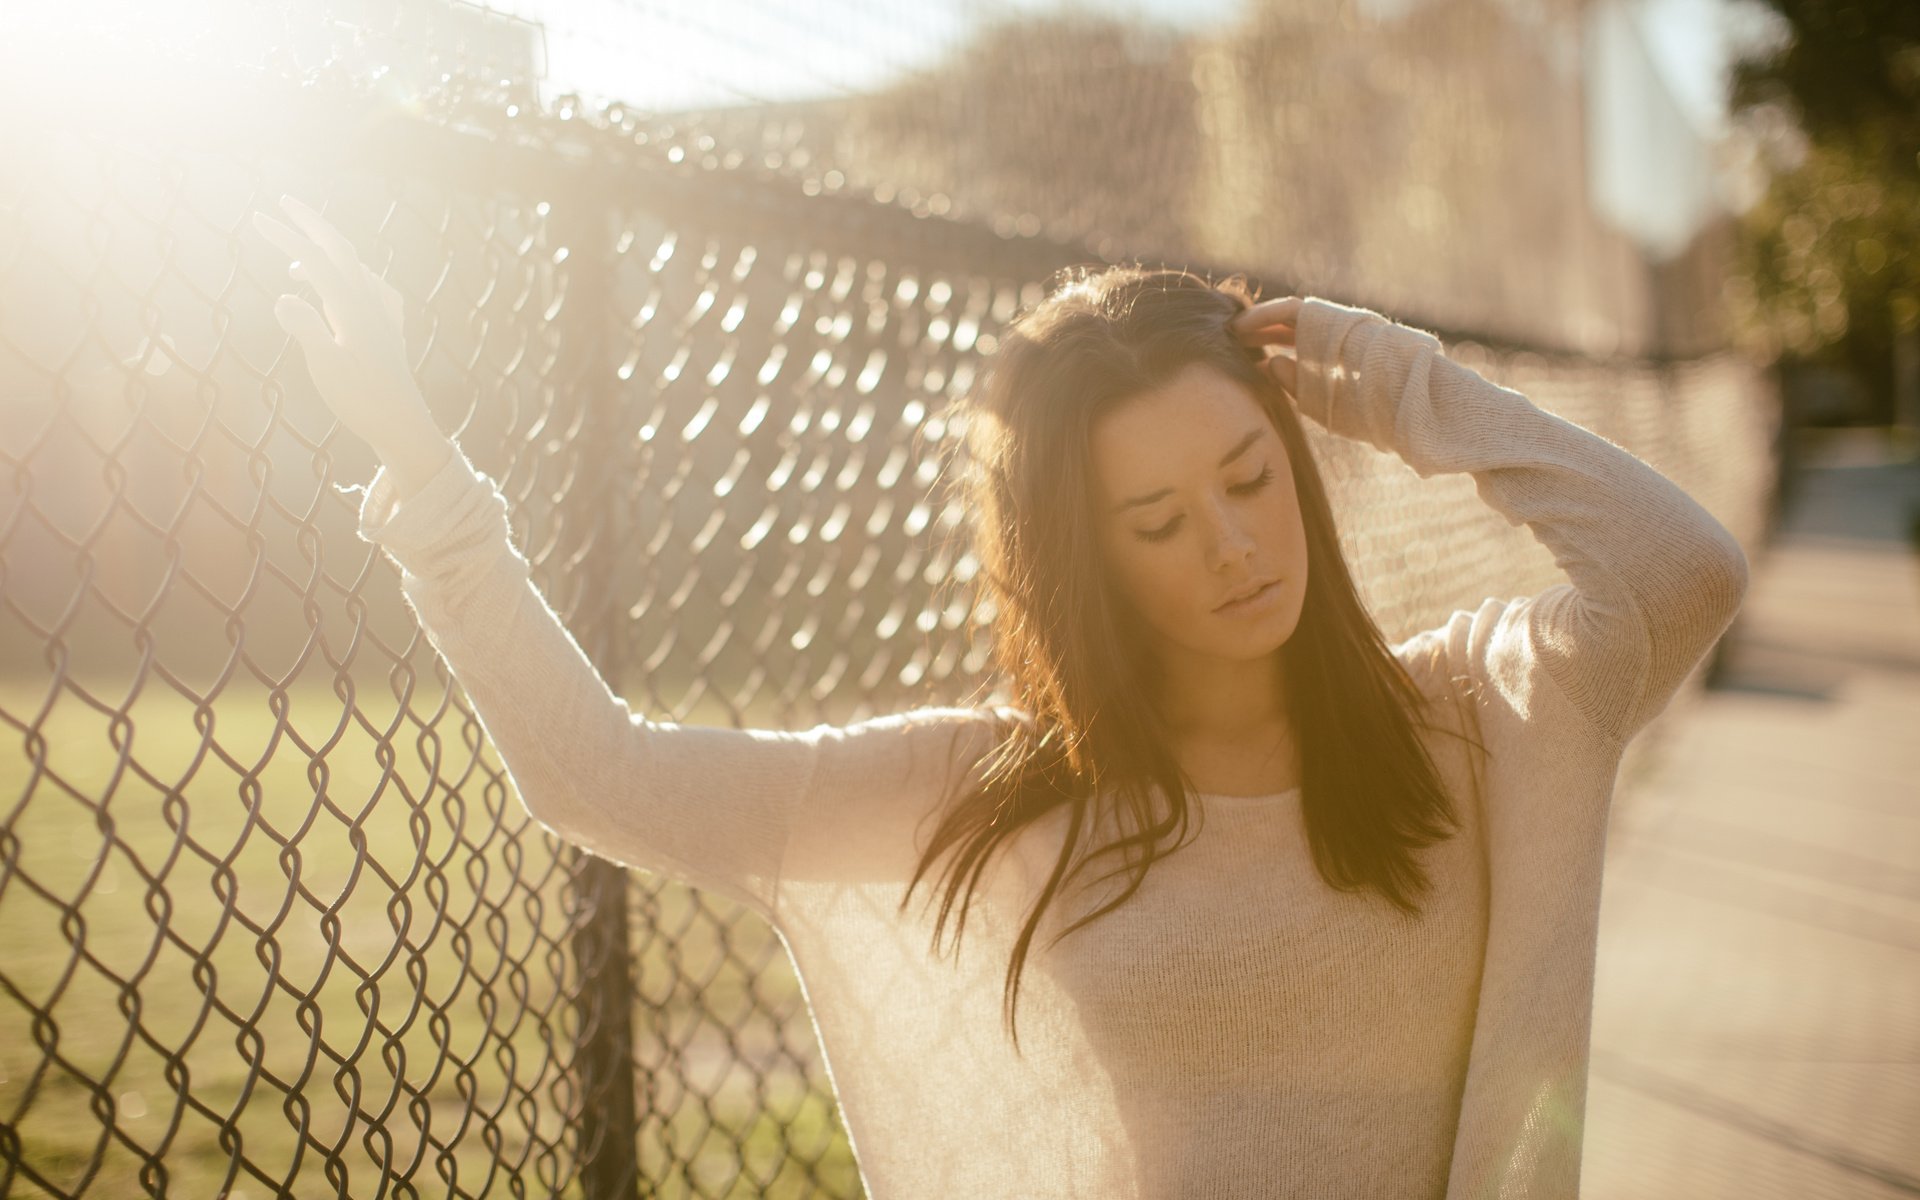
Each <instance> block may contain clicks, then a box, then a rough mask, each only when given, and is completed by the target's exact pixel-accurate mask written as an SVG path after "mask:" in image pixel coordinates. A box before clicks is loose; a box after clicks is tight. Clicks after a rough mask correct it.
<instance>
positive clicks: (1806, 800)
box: [1581, 437, 1920, 1200]
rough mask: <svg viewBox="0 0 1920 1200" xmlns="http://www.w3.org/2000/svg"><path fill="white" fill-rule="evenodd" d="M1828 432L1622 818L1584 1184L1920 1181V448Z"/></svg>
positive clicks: (1910, 1190) (1877, 1184) (1912, 1187)
mask: <svg viewBox="0 0 1920 1200" xmlns="http://www.w3.org/2000/svg"><path fill="white" fill-rule="evenodd" d="M1877 444H1878V445H1879V447H1880V449H1879V450H1878V451H1876V449H1875V446H1876V443H1875V442H1874V441H1873V440H1871V439H1867V438H1859V437H1856V438H1848V437H1841V438H1836V439H1829V440H1827V441H1826V442H1825V443H1824V444H1823V445H1822V446H1821V447H1818V448H1814V451H1813V453H1811V454H1810V455H1809V461H1808V465H1807V467H1806V468H1805V469H1804V471H1803V473H1801V474H1800V475H1798V476H1797V477H1796V480H1795V487H1794V490H1793V493H1792V499H1791V501H1790V503H1789V505H1788V509H1787V514H1786V517H1785V519H1784V520H1783V522H1782V524H1781V528H1780V532H1779V536H1778V537H1777V538H1776V540H1775V541H1774V542H1773V544H1772V545H1771V546H1769V547H1768V548H1766V549H1764V550H1761V551H1760V552H1759V553H1758V554H1757V555H1754V556H1752V558H1751V563H1752V567H1753V576H1752V579H1753V582H1752V588H1751V590H1750V591H1749V593H1748V597H1747V602H1746V604H1745V606H1744V608H1743V609H1742V612H1741V615H1740V617H1739V619H1738V620H1737V621H1736V623H1735V626H1734V629H1733V630H1732V632H1731V634H1730V636H1729V640H1728V647H1727V657H1726V659H1725V668H1726V669H1725V670H1724V672H1723V673H1722V676H1721V679H1720V681H1719V684H1718V686H1717V687H1715V688H1714V689H1712V690H1710V691H1708V692H1706V693H1705V694H1704V695H1702V696H1701V697H1700V698H1699V700H1698V701H1697V702H1696V703H1694V704H1693V705H1691V706H1690V707H1689V708H1688V709H1687V710H1686V711H1685V712H1683V713H1679V714H1676V718H1675V719H1676V721H1677V727H1676V728H1675V729H1674V730H1672V731H1671V733H1670V735H1669V736H1668V737H1666V738H1665V739H1663V741H1662V743H1661V745H1660V748H1659V750H1658V751H1657V753H1656V754H1655V755H1654V756H1653V757H1654V761H1653V762H1652V763H1651V764H1650V766H1649V767H1648V768H1647V769H1645V770H1644V771H1641V772H1640V773H1639V774H1638V777H1637V778H1636V779H1635V780H1634V782H1633V784H1632V786H1631V787H1628V786H1626V785H1625V784H1623V788H1622V793H1621V795H1620V798H1619V800H1618V803H1617V807H1616V812H1615V818H1614V825H1613V830H1612V833H1611V835H1610V837H1609V843H1608V855H1607V876H1606V883H1605V890H1604V893H1603V898H1602V903H1601V924H1600V947H1599V963H1598V979H1597V985H1596V994H1595V998H1594V1003H1595V1009H1594V1030H1593V1069H1592V1076H1591V1083H1590V1086H1589V1091H1588V1101H1587V1104H1588V1107H1587V1135H1586V1152H1585V1172H1584V1178H1583V1181H1582V1192H1581V1194H1582V1195H1583V1196H1584V1197H1586V1198H1587V1200H1626V1198H1633V1200H1657V1198H1666V1197H1687V1198H1689V1200H1691V1198H1696V1197H1738V1198H1741V1200H1746V1198H1758V1197H1775V1196H1777V1197H1781V1198H1782V1200H1787V1198H1791V1200H1810V1198H1815V1197H1902V1196H1904V1197H1913V1196H1920V554H1917V553H1916V552H1915V550H1914V548H1913V546H1912V545H1911V543H1910V542H1908V541H1907V540H1906V536H1907V535H1906V532H1905V528H1904V526H1905V522H1906V521H1907V519H1908V516H1907V514H1908V513H1909V512H1912V511H1915V510H1917V509H1920V461H1913V460H1911V459H1908V460H1906V461H1902V460H1901V459H1900V458H1899V457H1898V456H1897V455H1895V454H1892V453H1890V452H1888V451H1886V450H1885V443H1884V442H1880V443H1877Z"/></svg>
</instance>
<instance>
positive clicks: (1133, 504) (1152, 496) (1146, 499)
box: [1112, 429, 1263, 513]
mask: <svg viewBox="0 0 1920 1200" xmlns="http://www.w3.org/2000/svg"><path fill="white" fill-rule="evenodd" d="M1262 432H1263V431H1262V430H1258V429H1255V430H1251V431H1249V432H1248V433H1247V434H1245V435H1244V436H1242V437H1241V439H1240V440H1239V441H1237V442H1235V443H1234V444H1233V449H1231V450H1229V451H1227V452H1226V453H1225V454H1224V455H1222V456H1221V457H1220V465H1221V466H1223V467H1224V466H1226V465H1227V464H1228V463H1230V462H1232V461H1233V460H1234V459H1236V458H1239V457H1240V456H1241V455H1242V454H1245V453H1246V452H1247V447H1248V446H1251V445H1253V444H1254V443H1255V442H1257V441H1259V440H1260V434H1261V433H1262ZM1172 494H1173V489H1172V488H1161V489H1160V490H1159V491H1157V492H1148V493H1147V494H1146V495H1144V496H1135V497H1133V498H1132V499H1130V500H1122V501H1121V502H1120V503H1118V504H1116V505H1114V506H1113V509H1112V511H1113V512H1116V513H1121V512H1125V511H1127V510H1128V509H1129V508H1138V507H1139V506H1141V505H1142V504H1152V503H1153V502H1154V501H1155V500H1158V499H1160V498H1162V497H1163V496H1169V495H1172Z"/></svg>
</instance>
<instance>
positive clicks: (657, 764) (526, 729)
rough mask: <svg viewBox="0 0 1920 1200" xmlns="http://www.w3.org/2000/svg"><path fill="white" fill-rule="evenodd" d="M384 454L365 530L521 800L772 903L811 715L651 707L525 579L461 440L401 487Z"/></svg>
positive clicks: (573, 826) (601, 843) (621, 848)
mask: <svg viewBox="0 0 1920 1200" xmlns="http://www.w3.org/2000/svg"><path fill="white" fill-rule="evenodd" d="M397 491H398V489H397V488H396V485H395V483H394V479H393V476H392V475H391V474H390V473H389V472H388V471H387V470H386V469H385V468H382V469H381V471H380V472H379V473H377V474H376V475H375V476H374V478H373V482H372V483H371V485H370V486H369V487H368V489H367V493H366V496H365V497H364V499H363V500H362V502H361V509H360V536H361V537H362V538H364V539H365V540H367V541H369V542H372V543H374V544H376V545H378V546H380V547H381V548H382V549H383V550H384V551H385V552H386V553H387V554H388V555H389V556H390V557H391V558H392V559H393V560H394V561H395V563H396V564H398V565H399V567H400V569H401V576H400V586H401V590H402V592H403V594H404V595H405V596H406V599H407V602H408V604H409V605H410V606H411V607H412V609H413V611H414V613H415V614H416V615H417V616H418V617H419V620H420V624H421V626H422V628H423V629H425V630H426V633H427V636H428V638H429V639H430V640H431V641H432V643H433V645H434V647H435V649H437V650H438V651H439V652H440V655H441V657H442V658H444V659H445V660H446V662H447V664H448V665H449V667H451V668H452V670H453V674H454V676H455V677H456V678H457V679H458V680H459V681H460V684H461V686H462V687H463V688H464V689H465V691H466V694H467V697H468V699H469V700H470V701H471V702H472V704H473V707H474V711H475V713H476V714H477V715H478V716H479V718H480V723H481V725H482V726H483V727H484V729H485V730H486V733H487V736H488V738H489V739H490V740H491V741H492V742H493V744H494V746H495V747H496V748H497V749H498V751H499V753H500V757H501V760H502V761H503V762H504V763H505V765H506V767H507V771H508V774H509V775H510V776H511V777H512V779H513V782H514V785H515V786H516V788H517V789H518V790H519V793H520V797H521V800H522V802H523V803H524V804H525V805H526V807H527V811H528V812H529V813H531V814H532V815H533V816H534V817H535V818H536V819H538V820H539V821H540V822H541V823H542V824H544V825H546V826H548V827H549V828H551V829H552V830H553V831H554V832H556V833H558V834H559V835H560V836H561V837H563V838H565V839H566V840H568V841H570V842H573V843H576V844H577V845H580V846H583V847H585V848H587V849H589V850H591V851H593V852H594V853H596V854H599V855H602V856H604V857H606V858H610V859H613V860H614V861H617V862H621V863H625V864H627V865H630V866H638V867H644V868H646V869H648V870H653V871H659V872H661V873H663V874H666V875H669V876H671V877H673V878H676V879H680V880H684V881H686V882H688V883H691V884H693V885H695V886H696V887H700V888H703V889H706V890H710V891H716V892H719V893H722V894H724V895H727V896H730V897H732V898H733V899H736V900H739V901H741V902H743V903H746V904H749V905H751V906H753V907H754V908H756V909H758V910H759V911H761V912H762V913H763V914H770V912H771V908H772V902H773V888H774V884H775V881H776V880H777V878H778V876H779V868H780V859H781V855H782V853H783V851H784V848H785V845H786V838H787V830H788V828H789V821H790V818H791V814H792V813H793V812H794V810H795V808H796V807H797V806H798V805H800V803H801V802H802V800H803V799H804V797H805V795H806V794H807V790H808V788H809V786H810V785H811V782H812V779H813V774H814V769H815V765H816V761H817V758H818V754H819V738H820V733H819V732H818V731H813V732H808V733H787V732H774V731H764V730H740V729H727V728H719V727H706V726H693V725H678V724H671V723H655V722H650V721H647V720H645V719H643V718H642V717H640V716H638V715H636V714H635V713H633V712H632V711H631V710H630V709H629V707H628V705H627V704H626V702H625V701H624V700H622V699H621V698H620V697H619V696H617V695H615V694H614V693H613V691H612V690H611V689H610V688H609V687H608V686H607V684H606V682H605V680H604V679H602V678H601V676H600V674H599V672H598V671H597V670H595V668H594V666H593V664H592V663H591V662H590V661H589V660H588V658H587V656H586V654H585V653H584V652H583V651H582V650H581V649H580V646H579V643H578V642H576V641H575V640H574V638H573V636H572V635H571V634H570V633H569V632H568V631H567V629H566V626H565V625H564V624H563V623H562V622H561V620H560V618H559V616H558V614H556V613H555V612H554V611H553V609H552V608H551V607H550V606H549V605H548V604H547V602H546V600H545V598H544V597H543V596H542V595H541V594H540V592H539V591H538V589H536V588H535V587H534V585H533V582H532V580H531V578H530V576H529V568H528V563H527V560H526V559H525V558H524V557H523V556H522V555H521V554H520V553H519V552H518V551H517V550H516V549H515V548H514V547H513V545H512V543H511V541H510V538H509V535H508V527H507V519H506V512H507V509H506V501H505V499H504V498H503V497H502V496H501V495H500V492H499V491H498V489H497V488H495V487H494V485H493V482H492V481H491V480H490V479H489V478H488V477H487V476H486V475H484V474H482V473H481V472H479V471H476V470H475V469H474V468H473V466H472V465H471V463H470V462H469V461H468V460H467V459H466V457H465V456H464V455H461V454H458V453H456V454H455V455H453V456H452V457H451V458H450V459H449V461H448V462H447V464H446V465H445V467H444V468H443V469H441V470H440V471H439V473H437V474H436V475H434V476H433V477H432V478H431V479H429V480H428V481H427V482H426V483H425V484H424V485H423V486H422V487H421V489H420V491H419V493H418V494H417V495H414V496H412V497H409V498H407V499H406V500H405V501H404V502H401V501H400V499H399V497H398V495H397V494H396V493H397Z"/></svg>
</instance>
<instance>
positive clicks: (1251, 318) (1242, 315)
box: [1227, 296, 1302, 332]
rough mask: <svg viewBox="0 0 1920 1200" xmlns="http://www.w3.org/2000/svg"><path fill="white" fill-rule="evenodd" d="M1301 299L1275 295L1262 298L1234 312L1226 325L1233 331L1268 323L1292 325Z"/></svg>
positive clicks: (1262, 325) (1298, 311)
mask: <svg viewBox="0 0 1920 1200" xmlns="http://www.w3.org/2000/svg"><path fill="white" fill-rule="evenodd" d="M1301 299H1302V297H1299V296H1276V297H1275V298H1273V299H1272V300H1262V301H1260V302H1259V303H1258V304H1252V305H1249V306H1247V307H1246V308H1244V309H1242V310H1240V311H1239V312H1237V313H1235V314H1234V316H1233V319H1232V320H1230V321H1228V322H1227V325H1228V326H1229V327H1230V328H1232V329H1233V330H1234V331H1235V332H1239V331H1241V330H1251V329H1259V328H1263V327H1265V326H1268V325H1289V326H1291V325H1294V324H1296V323H1297V322H1298V321H1299V319H1300V302H1301Z"/></svg>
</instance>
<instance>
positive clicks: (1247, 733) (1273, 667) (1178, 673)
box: [1159, 650, 1289, 742]
mask: <svg viewBox="0 0 1920 1200" xmlns="http://www.w3.org/2000/svg"><path fill="white" fill-rule="evenodd" d="M1281 668H1282V659H1281V652H1280V651H1278V650H1275V651H1274V652H1273V653H1272V654H1270V655H1267V656H1265V657H1263V658H1255V659H1224V658H1206V657H1199V656H1194V655H1168V656H1166V657H1165V658H1163V659H1162V660H1161V663H1160V671H1159V687H1160V706H1161V711H1162V712H1163V713H1164V714H1165V716H1166V720H1167V727H1168V729H1169V730H1170V731H1171V732H1172V734H1173V736H1174V737H1175V738H1177V739H1179V740H1182V741H1195V742H1212V741H1225V742H1235V741H1241V740H1243V739H1247V738H1254V737H1259V736H1261V735H1264V734H1271V733H1272V732H1274V731H1275V730H1284V729H1285V728H1286V727H1287V726H1288V724H1289V722H1288V720H1287V711H1286V700H1285V698H1284V696H1283V695H1282V690H1281V686H1280V683H1281V674H1280V672H1281Z"/></svg>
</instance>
